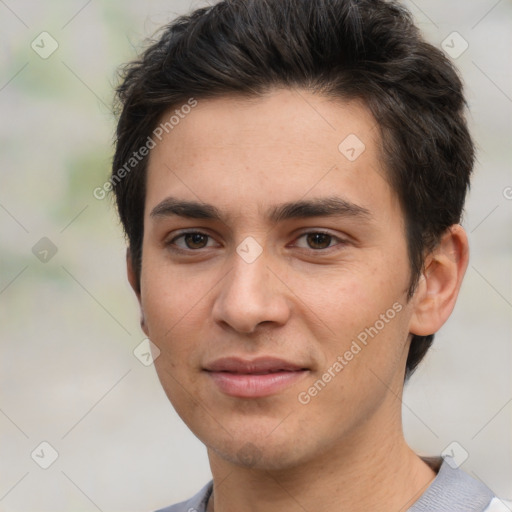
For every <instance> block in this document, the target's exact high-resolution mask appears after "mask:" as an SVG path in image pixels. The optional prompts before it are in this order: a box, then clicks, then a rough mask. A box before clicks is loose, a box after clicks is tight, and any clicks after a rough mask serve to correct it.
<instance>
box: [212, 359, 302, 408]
mask: <svg viewBox="0 0 512 512" xmlns="http://www.w3.org/2000/svg"><path fill="white" fill-rule="evenodd" d="M204 371H205V372H206V373H207V375H208V376H209V377H210V378H211V379H212V381H213V382H214V384H215V385H216V387H217V388H218V389H219V390H220V391H221V392H222V393H224V394H226V395H229V396H232V397H238V398H261V397H265V396H270V395H275V394H277V393H279V392H281V391H283V390H285V389H286V388H288V387H290V386H291V385H293V384H295V383H296V382H298V381H299V380H300V379H302V378H304V377H305V375H307V374H308V373H309V369H308V368H306V367H304V366H301V365H298V364H295V363H292V362H289V361H285V360H283V359H278V358H273V357H262V358H258V359H253V360H245V359H241V358H235V357H229V358H222V359H217V360H216V361H214V362H212V363H211V364H209V365H207V366H206V367H205V368H204Z"/></svg>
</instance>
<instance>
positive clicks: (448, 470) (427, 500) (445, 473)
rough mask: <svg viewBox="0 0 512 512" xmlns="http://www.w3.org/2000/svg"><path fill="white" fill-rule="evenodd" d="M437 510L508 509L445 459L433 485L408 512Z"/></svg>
mask: <svg viewBox="0 0 512 512" xmlns="http://www.w3.org/2000/svg"><path fill="white" fill-rule="evenodd" d="M424 460H425V459H424ZM425 462H427V461H426V460H425ZM427 463H428V462H427ZM438 510H439V511H441V510H451V511H454V512H455V511H464V512H502V511H503V512H507V511H508V512H510V511H511V510H512V509H510V508H507V505H506V502H503V501H501V500H499V499H498V498H497V497H496V495H495V494H494V493H493V492H492V490H491V489H489V488H488V487H487V486H486V485H484V484H483V483H482V482H481V481H479V480H477V479H475V478H473V477H471V476H470V475H468V474H467V473H465V472H464V471H463V470H462V469H460V468H459V467H458V465H457V464H455V460H453V459H451V458H449V457H446V458H444V460H443V462H442V464H441V467H440V468H439V471H438V473H437V476H436V478H435V479H434V481H433V482H432V483H431V484H430V486H429V487H428V488H427V489H426V491H425V492H424V493H423V494H422V496H421V497H420V498H419V499H418V501H416V502H415V503H414V504H413V505H412V507H411V508H410V509H409V511H408V512H432V511H438Z"/></svg>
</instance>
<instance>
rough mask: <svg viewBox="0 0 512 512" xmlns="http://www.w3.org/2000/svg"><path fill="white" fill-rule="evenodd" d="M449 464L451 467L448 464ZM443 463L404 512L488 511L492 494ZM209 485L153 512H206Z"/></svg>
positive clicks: (472, 479) (445, 462)
mask: <svg viewBox="0 0 512 512" xmlns="http://www.w3.org/2000/svg"><path fill="white" fill-rule="evenodd" d="M450 463H451V464H450ZM452 466H455V464H453V461H452V460H451V459H445V460H444V461H443V463H442V464H441V467H440V468H439V471H438V473H437V476H436V478H435V479H434V480H433V481H432V483H431V484H430V485H429V486H428V488H427V489H426V491H425V492H424V493H423V494H422V495H421V497H420V498H419V499H418V500H417V501H416V502H415V503H414V504H413V505H412V507H410V508H409V509H408V511H407V512H446V511H448V510H449V511H450V512H485V511H486V510H490V509H489V506H490V505H491V502H493V501H495V500H496V498H495V496H494V493H493V492H492V491H491V490H490V489H489V488H488V487H487V486H485V485H484V484H483V483H481V482H480V481H478V480H475V479H474V478H472V477H470V476H469V475H468V474H467V473H465V472H464V471H462V470H461V469H459V468H456V467H452ZM212 491H213V482H212V481H210V482H208V483H207V484H206V485H205V486H204V487H203V488H202V489H201V490H200V491H199V492H198V493H197V494H196V495H195V496H193V497H192V498H190V499H189V500H188V501H183V502H181V503H178V504H176V505H171V506H170V507H167V508H163V509H160V510H158V511H157V512H206V505H207V503H208V499H209V498H210V495H211V493H212Z"/></svg>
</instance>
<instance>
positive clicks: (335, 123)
mask: <svg viewBox="0 0 512 512" xmlns="http://www.w3.org/2000/svg"><path fill="white" fill-rule="evenodd" d="M349 134H356V135H357V137H358V138H359V139H360V140H361V141H363V142H364V144H365V150H364V152H363V153H362V154H360V156H359V157H358V158H357V159H356V160H355V161H350V160H349V159H347V158H346V156H345V155H343V154H342V153H341V152H340V151H339V150H338V145H339V144H340V142H341V141H343V140H344V139H345V138H346V137H347V136H348V135H349ZM379 144H380V134H379V131H378V129H377V125H376V123H375V120H374V119H373V118H372V116H371V114H370V113H369V111H368V110H367V109H366V107H365V106H364V105H363V104H361V103H359V102H357V101H350V102H344V101H341V100H332V99H327V98H325V97H322V96H318V95H315V94H313V93H311V92H307V91H304V90H300V91H292V90H287V89H280V90H273V91H272V92H271V93H269V94H267V95H265V96H263V97H258V98H252V99H250V100H248V99H244V98H236V97H229V98H228V97H223V98H217V99H210V100H201V101H199V102H198V105H197V107H195V108H194V109H193V110H192V112H191V113H190V114H188V115H187V116H186V118H185V119H183V120H181V121H180V124H179V125H177V126H176V127H175V128H174V129H173V130H172V132H169V133H168V134H166V135H165V136H164V138H163V140H162V141H161V142H160V143H159V144H157V146H156V147H155V148H154V149H153V150H152V151H151V155H150V160H149V165H148V176H147V192H146V194H147V195H146V205H145V217H144V226H145V231H144V240H143V258H142V270H141V277H140V289H139V286H138V285H139V283H138V282H137V279H136V276H135V274H134V272H133V267H132V264H131V260H130V258H129V256H128V259H127V261H128V277H129V280H130V282H131V284H132V287H133V288H134V290H135V292H136V294H137V297H138V299H139V302H140V305H141V317H142V319H141V325H142V329H143V330H144V332H145V333H146V335H147V336H148V337H149V338H150V339H151V340H152V342H153V343H154V344H155V345H156V346H158V347H159V349H160V351H161V353H160V356H159V357H158V358H157V359H156V360H155V367H156V370H157V372H158V376H159V379H160V381H161V383H162V386H163V388H164V390H165V392H166V394H167V396H168V397H169V399H170V401H171V402H172V404H173V406H174V407H175V409H176V411H177V412H178V414H179V415H180V416H181V418H182V419H183V421H184V422H185V423H186V424H187V425H188V427H189V428H190V429H191V430H192V432H194V434H195V435H196V436H197V437H198V438H199V439H200V440H201V441H202V442H203V443H204V444H205V445H206V446H207V449H208V455H209V459H210V465H211V468H212V474H213V479H214V493H213V499H211V500H210V503H209V505H208V509H209V510H210V511H211V510H215V511H216V512H228V511H235V510H245V511H254V512H256V511H266V512H269V511H270V512H272V511H274V510H275V511H277V510H279V511H290V512H291V511H296V510H297V511H299V510H300V511H303V510H323V511H325V512H330V511H335V510H336V511H339V510H351V511H363V510H368V509H373V510H380V511H384V512H385V511H397V510H405V509H406V508H407V507H410V506H411V505H412V503H413V502H414V501H416V500H417V499H418V497H419V496H420V495H421V493H422V492H423V491H424V490H425V488H426V486H428V485H429V483H431V481H432V480H433V478H434V477H435V472H434V471H433V470H432V469H431V468H430V467H429V466H427V465H426V464H425V463H424V462H423V461H422V460H421V459H420V458H419V457H418V456H417V455H416V454H415V453H414V452H413V451H412V450H411V449H410V448H409V447H408V446H407V444H406V442H405V440H404V437H403V432H402V422H401V396H402V389H403V380H404V371H405V363H406V357H407V352H408V347H409V343H410V339H411V333H414V334H418V335H426V334H430V333H433V332H436V331H437V330H438V329H439V328H440V327H441V325H442V324H443V323H444V322H445V321H446V319H447V318H448V316H449V315H450V313H451V311H452V309H453V306H454V304H455V300H456V297H457V293H458V290H459V288H460V284H461V281H462V277H463V275H464V272H465V269H466V266H467V238H466V235H465V233H464V230H463V229H462V227H460V226H458V225H456V226H452V227H451V228H450V229H449V230H448V231H447V232H446V234H445V235H444V236H443V238H442V240H441V242H440V244H439V246H438V247H437V248H436V249H435V251H434V252H433V253H431V254H429V255H428V256H427V258H426V260H425V272H424V273H423V275H422V276H421V278H420V281H419V284H418V287H417V289H416V292H415V295H414V296H413V297H412V299H410V300H408V299H407V289H408V285H409V281H410V270H409V260H408V254H407V248H406V239H405V229H404V218H403V214H402V211H401V209H400V207H399V204H398V201H397V198H396V194H395V192H394V191H393V190H392V188H391V187H390V184H389V182H388V180H387V178H386V177H387V173H386V169H385V168H384V166H383V163H382V159H381V154H380V151H379ZM169 197H172V198H175V199H178V200H187V201H198V202H200V203H207V204H210V205H212V206H215V207H216V208H217V209H218V210H219V211H220V213H221V215H222V218H221V219H220V220H212V219H195V218H187V217H183V216H181V215H174V214H169V212H167V213H168V214H165V211H163V210H165V208H162V207H160V210H162V211H163V213H161V214H152V212H154V211H155V208H157V207H158V205H162V202H164V201H165V200H166V199H167V198H169ZM333 197H337V198H342V199H343V200H345V201H346V202H349V203H351V204H354V205H357V206H358V207H360V208H362V209H365V210H366V211H367V213H366V214H365V215H355V214H354V215H347V214H345V215H337V216H330V215H321V216H315V217H299V218H289V219H285V220H276V219H273V220H271V219H269V217H268V212H269V211H270V210H271V209H272V208H274V207H276V206H278V205H280V204H282V203H287V202H295V201H299V200H302V201H304V200H313V199H319V200H323V201H324V202H325V200H326V198H333ZM157 210H158V208H157ZM184 229H186V230H191V231H193V232H200V233H203V234H205V235H208V236H207V237H201V236H199V237H196V238H194V239H192V238H191V237H190V236H189V237H188V238H184V237H181V238H177V237H179V235H180V234H182V230H184ZM319 231H320V232H323V233H327V234H328V235H331V237H329V236H323V237H322V236H320V238H318V237H315V236H309V237H308V236H307V235H305V233H310V234H311V235H312V234H314V233H318V232H319ZM246 237H252V238H254V239H255V240H256V241H257V243H258V244H259V245H260V246H261V249H262V252H261V254H260V255H259V257H258V258H257V259H255V261H253V262H252V263H247V262H246V261H245V260H244V259H243V258H242V257H241V256H240V255H239V253H237V251H236V249H237V247H238V246H239V245H240V244H241V243H242V242H243V241H244V240H245V239H246ZM318 240H320V242H321V243H320V244H319V243H318ZM187 241H188V242H187ZM197 241H199V242H200V243H197ZM187 243H188V245H187ZM194 243H195V245H194ZM397 303H398V304H399V305H400V306H401V310H400V312H399V313H397V314H396V315H395V316H394V318H393V319H392V320H389V321H388V322H386V323H385V326H384V327H383V328H382V329H380V330H379V331H378V334H377V335H375V336H374V337H373V338H369V341H368V343H367V345H366V346H364V347H363V348H362V349H361V351H360V352H358V353H357V354H356V355H355V356H354V357H353V358H352V359H351V360H350V361H348V362H347V364H346V366H344V367H343V370H342V371H340V372H339V373H338V374H336V377H334V378H332V379H331V380H330V382H328V384H327V385H326V386H325V387H324V388H322V389H321V391H320V392H318V393H317V394H316V396H314V397H312V398H311V400H310V401H309V403H307V404H303V403H300V401H299V400H298V395H299V393H301V392H304V391H307V390H308V389H309V388H310V387H311V386H313V384H314V383H315V381H317V380H318V379H320V378H321V377H322V375H323V374H324V373H325V372H326V371H327V369H328V368H329V367H332V365H333V363H334V362H335V361H336V360H337V357H338V356H340V355H343V354H344V353H345V352H346V351H347V350H349V349H350V346H351V344H352V342H353V340H356V339H357V336H358V334H360V333H361V332H362V331H364V329H365V328H368V327H369V326H374V325H375V324H376V321H377V320H379V318H381V317H380V315H382V314H385V313H386V311H387V310H389V309H390V308H392V307H393V304H395V305H396V304H397ZM227 356H238V357H242V358H246V359H252V358H255V357H257V356H275V357H280V358H283V359H286V360H289V361H292V362H294V363H296V364H299V365H301V366H302V367H305V368H308V370H309V371H308V372H307V373H306V374H304V376H303V377H302V378H300V379H299V380H298V381H297V382H295V383H294V384H293V385H292V386H290V387H289V388H287V389H285V390H284V391H281V392H279V393H277V394H275V395H272V396H268V397H263V398H237V397H232V396H228V395H225V394H223V393H222V392H221V391H220V390H219V389H218V387H217V386H216V385H215V384H213V383H212V380H211V378H210V376H209V375H208V373H207V372H205V371H203V368H204V367H205V365H207V364H208V363H210V362H212V361H213V360H215V359H217V358H219V357H227ZM390 454H392V456H390Z"/></svg>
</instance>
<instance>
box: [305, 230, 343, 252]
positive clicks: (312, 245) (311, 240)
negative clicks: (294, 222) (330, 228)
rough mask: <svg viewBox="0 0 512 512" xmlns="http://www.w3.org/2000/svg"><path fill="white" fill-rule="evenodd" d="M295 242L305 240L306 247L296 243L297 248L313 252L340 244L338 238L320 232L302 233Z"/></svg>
mask: <svg viewBox="0 0 512 512" xmlns="http://www.w3.org/2000/svg"><path fill="white" fill-rule="evenodd" d="M297 240H298V241H299V240H305V243H306V245H304V244H301V243H297V244H296V245H297V246H298V247H301V248H302V249H313V250H321V249H328V248H329V247H332V246H333V245H337V244H338V243H340V242H341V240H340V239H339V238H337V237H335V236H333V235H330V234H328V233H322V232H311V233H304V234H303V235H301V236H300V237H299V238H298V239H297Z"/></svg>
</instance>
